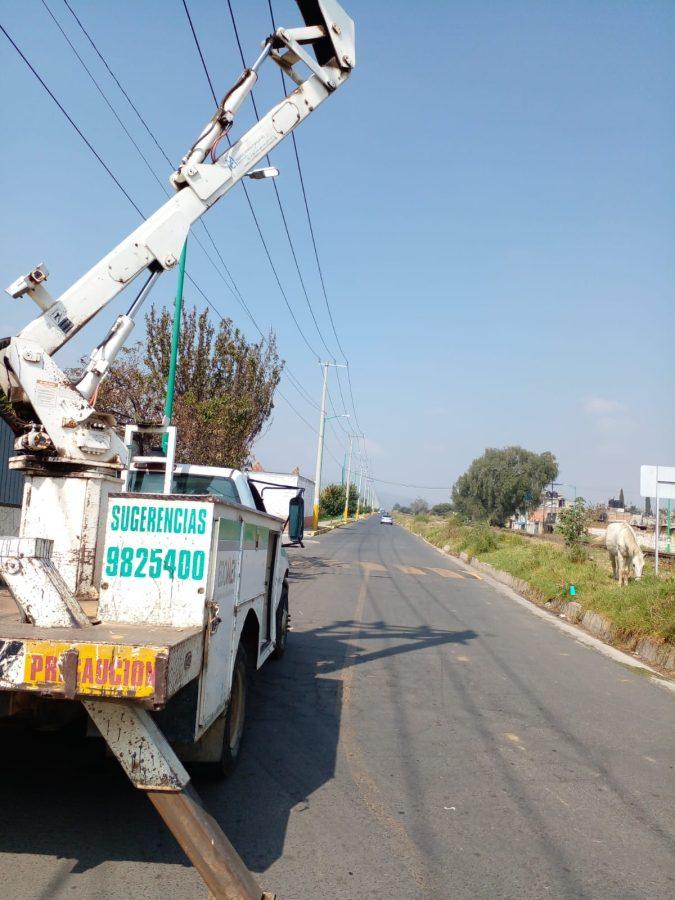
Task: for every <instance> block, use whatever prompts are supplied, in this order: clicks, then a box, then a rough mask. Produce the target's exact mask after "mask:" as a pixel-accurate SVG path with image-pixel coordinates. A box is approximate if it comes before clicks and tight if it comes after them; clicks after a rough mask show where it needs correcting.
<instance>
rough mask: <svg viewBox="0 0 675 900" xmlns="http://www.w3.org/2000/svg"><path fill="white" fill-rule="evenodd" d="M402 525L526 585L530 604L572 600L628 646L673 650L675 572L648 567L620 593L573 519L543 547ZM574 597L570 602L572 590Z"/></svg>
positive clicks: (493, 533)
mask: <svg viewBox="0 0 675 900" xmlns="http://www.w3.org/2000/svg"><path fill="white" fill-rule="evenodd" d="M396 517H397V521H398V523H399V524H401V525H403V526H404V527H406V528H408V529H409V530H410V531H413V532H415V533H416V534H420V535H422V536H423V537H425V538H426V539H427V540H428V541H430V542H431V543H432V544H435V545H436V546H437V547H441V548H446V549H447V551H448V552H451V553H454V554H459V553H461V552H464V553H466V554H467V555H468V556H469V557H475V558H477V559H479V560H480V561H481V562H486V563H490V565H493V566H495V567H496V568H498V569H501V570H503V571H505V572H508V573H509V574H511V575H514V576H515V577H516V578H521V579H523V581H526V582H527V584H528V585H529V586H530V588H531V593H530V597H531V599H533V600H535V601H536V602H538V603H545V602H546V601H547V600H577V601H579V603H580V604H581V605H582V606H583V607H584V609H585V610H591V611H593V612H597V613H601V614H602V615H604V616H607V618H608V619H610V620H611V621H612V622H613V623H614V624H615V625H616V626H617V627H618V628H619V629H621V631H622V633H623V634H625V637H626V640H627V641H628V640H629V639H630V638H631V637H635V636H639V637H654V638H658V639H660V640H662V641H665V642H668V643H675V570H673V568H670V569H669V570H668V569H666V570H664V571H662V574H661V578H658V579H657V578H656V576H655V575H654V570H653V564H652V562H651V560H649V559H647V561H646V564H645V570H644V575H643V577H642V579H641V580H640V581H633V580H631V581H630V582H629V583H628V585H627V586H626V587H624V588H620V587H619V585H618V583H617V582H616V581H614V580H613V579H612V576H611V568H610V563H609V556H608V554H607V552H606V550H605V549H604V547H600V546H597V545H593V544H592V543H591V542H588V540H587V539H584V538H585V535H584V532H583V527H582V526H581V525H580V523H579V516H576V517H574V516H572V517H571V518H572V520H571V521H570V522H569V523H568V524H569V528H568V529H567V533H566V534H564V533H563V534H561V535H560V536H559V537H558V536H554V537H553V539H552V540H544V539H539V538H533V537H528V536H524V535H521V534H517V533H514V532H511V531H507V530H506V529H501V528H495V527H491V526H489V525H488V524H485V523H478V524H466V523H464V522H463V521H462V519H460V517H459V516H457V515H455V514H450V515H445V516H433V515H429V514H427V513H422V514H420V515H417V516H412V515H406V514H401V513H400V512H399V513H397V514H396ZM572 586H573V587H574V591H575V595H574V596H571V594H570V588H571V587H572Z"/></svg>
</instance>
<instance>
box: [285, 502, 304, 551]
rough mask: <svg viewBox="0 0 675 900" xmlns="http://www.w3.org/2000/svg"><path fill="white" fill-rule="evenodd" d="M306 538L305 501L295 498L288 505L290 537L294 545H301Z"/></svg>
mask: <svg viewBox="0 0 675 900" xmlns="http://www.w3.org/2000/svg"><path fill="white" fill-rule="evenodd" d="M304 536H305V501H304V500H303V498H302V497H293V499H292V500H291V501H290V503H289V504H288V537H289V539H290V541H291V543H292V544H300V545H301V546H302V539H303V538H304Z"/></svg>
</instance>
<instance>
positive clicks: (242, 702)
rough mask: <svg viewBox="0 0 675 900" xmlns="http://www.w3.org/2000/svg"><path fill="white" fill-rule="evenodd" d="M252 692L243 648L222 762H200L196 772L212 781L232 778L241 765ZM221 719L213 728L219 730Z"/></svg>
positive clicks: (236, 668)
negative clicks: (240, 760)
mask: <svg viewBox="0 0 675 900" xmlns="http://www.w3.org/2000/svg"><path fill="white" fill-rule="evenodd" d="M247 688H248V661H247V658H246V651H245V650H244V648H243V646H242V645H241V644H240V645H239V648H238V650H237V656H236V659H235V661H234V670H233V672H232V689H231V691H230V702H229V703H228V704H227V709H226V710H225V712H224V713H222V714H221V715H222V717H224V726H221V727H222V728H223V730H222V735H223V738H222V744H221V747H220V758H219V759H214V760H213V762H204V761H199V762H197V763H196V764H195V771H196V772H197V773H199V774H200V775H203V776H204V777H206V778H209V779H221V778H226V777H227V776H228V775H230V774H231V773H232V772H233V771H234V769H235V766H236V765H237V761H238V759H239V754H240V750H241V743H242V739H243V736H244V723H245V720H246V694H247ZM219 721H220V719H216V721H215V722H214V724H213V725H212V726H211V727H212V728H217V727H218V723H219Z"/></svg>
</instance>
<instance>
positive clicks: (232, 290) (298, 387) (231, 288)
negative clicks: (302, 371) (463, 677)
mask: <svg viewBox="0 0 675 900" xmlns="http://www.w3.org/2000/svg"><path fill="white" fill-rule="evenodd" d="M42 2H43V4H44V6H45V8H46V9H47V11H48V12H49V13H50V15H51V17H52V19H53V20H54V22H55V23H56V25H57V26H58V27H59V30H60V31H61V33H62V34H63V36H64V38H65V39H66V40H67V41H68V44H69V45H70V47H71V49H72V51H73V53H74V54H75V55H76V57H77V58H78V60H79V61H80V63H81V64H82V66H83V68H84V69H85V71H86V72H87V74H88V75H89V78H90V79H91V81H92V82H93V83H94V85H95V86H96V88H97V90H98V91H99V93H100V94H101V96H102V97H103V99H104V100H105V101H106V104H107V105H108V107H109V108H110V110H111V112H112V113H113V114H114V116H115V118H116V119H117V121H118V122H119V124H120V125H121V126H122V128H123V129H124V132H125V134H126V135H127V137H128V138H129V140H130V141H131V142H132V144H133V145H134V147H135V148H136V150H137V151H138V153H139V155H140V156H141V157H142V159H143V161H144V162H145V163H146V165H147V166H148V168H149V169H150V171H151V173H152V175H153V177H154V178H155V180H156V181H157V182H158V183H159V184H160V186H161V187H162V189H163V190H164V193H165V194H166V195H167V196H170V194H169V192H168V191H167V190H166V188H165V186H164V185H162V182H161V180H160V179H159V178H158V177H157V175H156V173H155V172H154V170H153V169H152V167H151V165H150V163H149V161H148V160H147V158H146V157H145V156H144V154H143V153H142V151H141V150H140V148H139V146H138V144H137V143H136V141H135V140H134V138H133V137H132V135H131V134H130V133H129V131H128V129H127V128H126V127H125V126H124V123H123V122H122V120H121V119H120V117H119V115H118V114H117V112H116V111H115V109H114V107H113V106H112V104H111V103H110V100H109V99H108V97H107V95H106V94H105V92H104V91H103V89H102V88H101V86H100V84H99V83H98V82H97V80H96V78H95V77H94V75H93V73H92V72H91V71H90V70H89V69H88V67H87V66H86V65H85V63H84V61H83V60H82V57H81V56H80V54H79V53H78V52H77V50H76V48H75V47H74V45H73V44H72V42H71V41H70V40H69V39H68V37H67V35H66V34H65V32H64V31H63V28H61V26H60V24H59V23H58V21H57V20H56V18H55V16H54V14H53V13H52V11H51V10H50V9H49V7H48V6H47V4H46V2H45V0H42ZM64 4H65V6H66V7H67V9H68V10H69V11H70V12H71V14H72V15H73V17H74V19H75V21H76V22H77V24H78V26H79V28H80V30H81V31H82V33H83V34H84V36H85V37H86V39H87V40H88V42H89V43H90V44H91V46H92V47H93V49H94V51H95V52H96V54H97V56H98V57H99V59H100V60H101V62H102V63H103V65H104V66H105V68H106V70H107V71H108V73H109V74H110V76H111V78H112V79H113V80H114V82H115V84H116V85H117V87H118V88H119V90H120V91H121V92H122V94H123V95H124V97H125V99H126V100H127V102H128V103H129V105H130V106H131V108H132V109H133V111H134V113H135V114H136V116H137V118H138V119H139V121H140V122H141V124H142V125H143V127H144V129H145V130H146V131H147V133H148V134H149V136H150V138H151V139H152V141H153V143H154V144H155V146H156V147H157V148H158V150H159V151H160V153H161V154H162V156H163V157H164V159H165V160H166V161H167V163H168V164H169V166H170V167H171V169H172V170H174V169H175V165H174V163H173V162H172V160H171V159H170V157H169V155H168V154H167V152H166V150H165V149H164V148H163V147H162V145H161V144H160V143H159V141H158V140H157V138H156V137H155V135H154V134H153V132H152V130H151V129H150V127H149V125H148V124H147V122H146V120H145V119H144V117H143V116H142V114H141V112H140V111H139V109H138V107H137V106H136V104H135V103H134V102H133V100H132V99H131V97H130V96H129V93H128V92H127V91H126V90H125V89H124V87H123V85H122V84H121V82H120V80H119V79H118V77H117V76H116V74H115V73H114V71H113V70H112V68H111V67H110V65H109V63H108V61H107V60H106V58H105V57H104V56H103V54H102V53H101V51H100V50H99V48H98V46H97V45H96V43H95V41H94V40H93V38H92V37H91V35H90V34H89V32H88V31H87V29H86V28H85V26H84V24H83V23H82V21H81V20H80V19H79V17H78V16H77V15H76V13H75V12H74V10H73V9H72V7H71V6H70V4H69V3H68V0H64ZM190 22H191V20H190ZM191 24H192V23H191ZM200 224H201V225H202V227H203V228H204V231H205V233H206V235H207V237H208V239H209V241H210V242H211V245H212V246H213V249H214V251H215V252H216V254H217V256H218V259H219V260H220V264H221V265H222V267H223V269H224V270H225V272H226V273H227V275H228V277H229V279H230V281H231V282H232V284H230V283H229V282H228V281H227V279H226V278H225V277H224V275H223V273H222V272H221V271H220V270H219V268H218V265H217V263H216V262H215V260H214V259H213V258H212V257H211V256H210V254H209V252H208V251H207V249H206V247H204V245H203V244H202V242H201V241H200V240H199V238H198V236H197V235H194V234H193V236H194V239H195V240H196V242H197V244H198V245H199V247H200V248H201V250H202V251H203V253H204V255H205V256H206V258H207V259H208V260H209V262H210V263H211V265H212V266H213V267H214V269H215V270H216V273H217V274H218V275H219V277H220V278H221V279H222V281H223V283H224V284H225V286H226V287H227V289H228V290H229V291H230V293H231V294H232V295H233V296H234V298H235V299H236V300H237V302H238V303H239V304H240V305H241V307H242V308H243V309H244V311H245V312H246V314H247V315H248V317H249V319H250V320H251V322H252V323H253V325H254V327H255V329H256V330H257V332H258V334H259V335H260V337H261V338H262V339H263V341H267V342H269V341H268V338H267V337H266V336H265V333H264V332H263V330H262V328H261V327H260V325H259V324H258V322H257V321H256V319H255V317H254V315H253V313H252V312H251V310H250V308H249V306H248V304H247V303H246V301H245V299H244V296H243V294H242V293H241V291H240V290H239V287H238V286H237V283H236V281H235V279H234V277H233V275H232V273H231V271H230V270H229V268H228V266H227V263H226V262H225V260H224V258H223V255H222V253H221V252H220V250H219V248H218V246H217V244H216V242H215V240H214V238H213V235H212V234H211V232H210V231H209V229H208V227H207V225H206V223H205V222H204V221H203V220H201V223H200ZM186 276H187V278H188V280H189V281H190V282H191V284H192V285H193V287H194V288H195V289H196V290H197V292H198V293H199V294H200V295H201V296H202V298H203V299H204V300H205V301H206V302H207V303H208V305H209V306H210V307H211V308H212V309H213V310H214V312H216V313H217V314H218V315H220V313H219V312H218V310H217V309H216V307H215V306H214V305H213V303H212V302H211V301H210V300H209V298H208V297H207V296H206V295H205V294H204V292H203V291H202V290H201V288H200V287H199V285H198V284H197V283H196V281H195V280H194V278H193V277H192V276H191V274H190V273H189V272H186ZM285 373H286V374H287V375H288V376H289V378H290V379H291V380H292V383H293V387H295V389H296V390H297V391H298V393H300V395H301V396H302V397H303V399H305V400H306V401H307V402H308V403H310V404H312V405H314V406H316V408H317V409H318V408H319V406H318V404H317V403H315V401H313V400H312V398H311V397H310V396H309V394H308V393H307V392H306V391H305V389H304V388H303V387H302V385H301V384H300V382H299V381H298V379H297V378H295V376H294V375H293V374H292V372H291V370H290V369H289V368H288V366H286V367H285Z"/></svg>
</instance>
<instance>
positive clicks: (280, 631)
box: [272, 581, 290, 659]
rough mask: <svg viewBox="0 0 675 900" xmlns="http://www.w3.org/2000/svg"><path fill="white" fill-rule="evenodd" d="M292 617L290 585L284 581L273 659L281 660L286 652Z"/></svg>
mask: <svg viewBox="0 0 675 900" xmlns="http://www.w3.org/2000/svg"><path fill="white" fill-rule="evenodd" d="M289 622H290V615H289V612H288V584H287V583H286V582H285V581H284V586H283V587H282V589H281V597H280V598H279V605H278V606H277V630H276V635H277V636H276V646H275V648H274V650H273V651H272V659H281V657H282V656H283V655H284V653H285V652H286V642H287V640H288V623H289Z"/></svg>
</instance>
